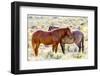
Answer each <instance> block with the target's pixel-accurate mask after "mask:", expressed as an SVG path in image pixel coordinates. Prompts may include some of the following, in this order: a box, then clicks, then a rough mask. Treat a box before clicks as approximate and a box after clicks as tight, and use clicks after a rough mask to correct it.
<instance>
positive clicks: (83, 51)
mask: <svg viewBox="0 0 100 76" xmlns="http://www.w3.org/2000/svg"><path fill="white" fill-rule="evenodd" d="M82 52H84V35H83V36H82Z"/></svg>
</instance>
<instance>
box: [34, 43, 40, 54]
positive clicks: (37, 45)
mask: <svg viewBox="0 0 100 76" xmlns="http://www.w3.org/2000/svg"><path fill="white" fill-rule="evenodd" d="M39 45H40V43H38V44H36V48H35V49H34V51H35V56H38V48H39Z"/></svg>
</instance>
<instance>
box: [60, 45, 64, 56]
mask: <svg viewBox="0 0 100 76" xmlns="http://www.w3.org/2000/svg"><path fill="white" fill-rule="evenodd" d="M60 46H61V49H62V52H63V54H65V44H63V43H60Z"/></svg>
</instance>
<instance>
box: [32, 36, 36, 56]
mask: <svg viewBox="0 0 100 76" xmlns="http://www.w3.org/2000/svg"><path fill="white" fill-rule="evenodd" d="M35 48H36V44H35V41H34V38H33V37H32V49H33V52H32V54H33V55H34V51H35Z"/></svg>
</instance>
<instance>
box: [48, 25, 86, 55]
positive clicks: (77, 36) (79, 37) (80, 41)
mask: <svg viewBox="0 0 100 76" xmlns="http://www.w3.org/2000/svg"><path fill="white" fill-rule="evenodd" d="M54 29H59V27H55V26H50V27H49V29H48V31H51V30H54ZM72 34H73V38H69V37H68V36H66V37H64V38H63V39H62V41H61V43H60V46H61V48H62V52H63V54H65V44H72V43H75V44H76V45H77V46H78V48H79V52H81V49H82V52H84V34H83V33H82V32H81V31H72Z"/></svg>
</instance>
